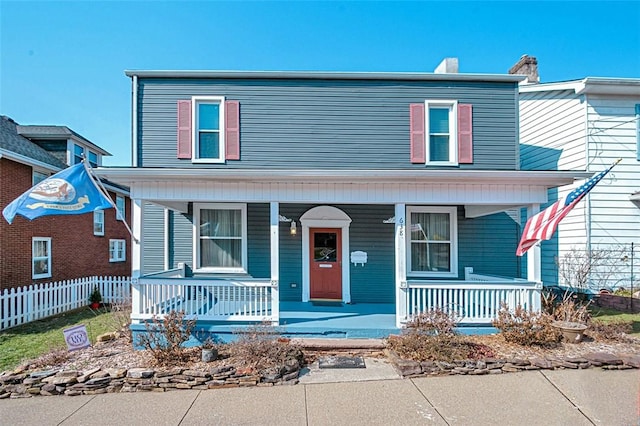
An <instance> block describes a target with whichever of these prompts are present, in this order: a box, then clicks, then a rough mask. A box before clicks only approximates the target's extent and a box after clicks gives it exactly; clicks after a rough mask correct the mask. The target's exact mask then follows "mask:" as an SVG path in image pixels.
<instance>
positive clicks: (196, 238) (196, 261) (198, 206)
mask: <svg viewBox="0 0 640 426" xmlns="http://www.w3.org/2000/svg"><path fill="white" fill-rule="evenodd" d="M203 209H204V210H209V209H210V210H240V214H241V217H242V239H241V241H242V254H241V256H242V262H241V263H242V267H240V268H217V267H206V268H203V267H201V266H200V244H199V242H200V232H199V228H200V227H199V223H200V210H203ZM247 255H248V251H247V204H246V203H194V204H193V265H194V272H218V273H220V272H222V273H244V274H246V273H248V266H249V262H248V257H247Z"/></svg>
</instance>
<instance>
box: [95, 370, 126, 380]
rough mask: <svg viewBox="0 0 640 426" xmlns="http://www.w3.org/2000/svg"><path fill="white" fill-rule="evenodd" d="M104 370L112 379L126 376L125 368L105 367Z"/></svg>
mask: <svg viewBox="0 0 640 426" xmlns="http://www.w3.org/2000/svg"><path fill="white" fill-rule="evenodd" d="M104 372H105V373H107V374H108V375H109V377H111V378H113V379H122V378H124V377H126V376H127V369H126V368H107V369H105V370H104ZM94 377H95V376H94Z"/></svg>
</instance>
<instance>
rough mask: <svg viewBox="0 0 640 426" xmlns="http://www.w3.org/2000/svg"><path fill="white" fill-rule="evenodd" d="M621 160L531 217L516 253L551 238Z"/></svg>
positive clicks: (519, 254) (525, 250)
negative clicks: (564, 219)
mask: <svg viewBox="0 0 640 426" xmlns="http://www.w3.org/2000/svg"><path fill="white" fill-rule="evenodd" d="M619 162H620V160H617V161H616V162H615V163H613V164H612V165H611V166H610V167H609V168H608V169H606V170H603V171H601V172H600V173H598V174H597V175H595V176H593V177H592V178H591V179H589V180H588V181H586V182H585V183H583V184H582V185H580V187H578V188H577V189H574V190H573V191H571V192H570V193H569V195H567V196H566V197H565V198H561V199H560V200H558V201H556V202H555V203H553V204H552V205H550V206H549V207H547V208H546V209H544V210H543V211H541V212H540V213H538V214H536V215H535V216H532V217H531V218H529V220H528V221H527V224H526V225H525V227H524V232H523V233H522V238H521V239H520V244H518V248H517V250H516V255H518V256H522V255H523V254H525V253H526V252H527V250H529V249H530V248H531V247H533V246H534V245H536V244H537V243H538V242H540V241H541V240H548V239H550V238H551V236H552V235H553V233H554V232H555V231H556V228H557V227H558V224H559V223H560V221H561V220H562V219H563V218H564V217H565V216H566V215H567V214H569V212H570V211H571V210H572V209H573V208H574V207H575V206H576V204H578V203H579V202H580V200H582V198H583V197H584V196H585V195H587V192H589V191H591V189H593V187H594V186H596V184H597V183H598V182H600V181H601V180H602V178H603V177H605V175H606V174H607V173H609V172H610V171H611V169H613V167H614V166H615V165H616V164H618V163H619Z"/></svg>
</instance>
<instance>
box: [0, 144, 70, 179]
mask: <svg viewBox="0 0 640 426" xmlns="http://www.w3.org/2000/svg"><path fill="white" fill-rule="evenodd" d="M0 158H6V159H7V160H11V161H15V162H16V163H20V164H26V165H27V166H31V167H37V168H39V169H43V170H49V171H51V172H53V173H57V172H59V171H60V170H62V169H61V168H60V167H56V166H52V165H51V164H48V163H43V162H42V161H38V160H34V159H33V158H31V157H27V156H25V155H21V154H18V153H15V152H13V151H7V150H6V149H3V148H0Z"/></svg>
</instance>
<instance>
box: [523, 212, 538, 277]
mask: <svg viewBox="0 0 640 426" xmlns="http://www.w3.org/2000/svg"><path fill="white" fill-rule="evenodd" d="M539 212H540V204H533V205H531V206H529V207H528V208H527V219H529V218H530V217H533V216H535V215H536V214H537V213H539ZM526 254H527V281H533V282H537V283H539V282H542V251H541V248H540V244H539V243H538V244H536V245H534V246H533V247H531V248H530V249H529V250H527V253H526Z"/></svg>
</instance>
